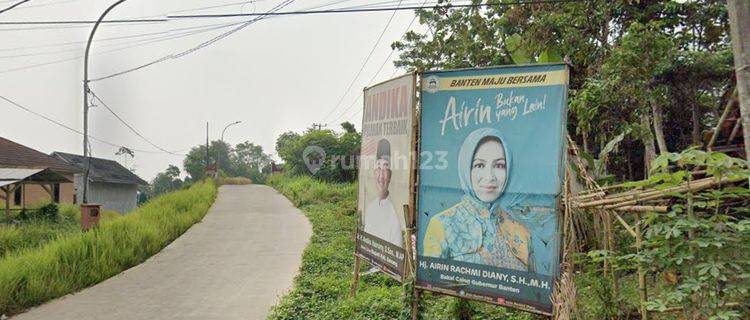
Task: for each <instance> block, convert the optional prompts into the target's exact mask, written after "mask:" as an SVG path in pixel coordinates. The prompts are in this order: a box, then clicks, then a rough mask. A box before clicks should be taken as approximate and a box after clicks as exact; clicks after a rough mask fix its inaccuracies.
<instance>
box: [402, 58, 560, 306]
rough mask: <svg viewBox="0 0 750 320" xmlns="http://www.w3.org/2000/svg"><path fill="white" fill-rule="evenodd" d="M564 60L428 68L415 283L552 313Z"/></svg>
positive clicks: (424, 88) (422, 116)
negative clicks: (468, 68)
mask: <svg viewBox="0 0 750 320" xmlns="http://www.w3.org/2000/svg"><path fill="white" fill-rule="evenodd" d="M567 84H568V69H567V66H566V65H562V64H554V65H528V66H513V67H501V68H488V69H471V70H455V71H439V72H425V73H424V75H423V76H422V79H421V101H422V104H421V113H420V121H421V122H420V150H419V151H420V156H419V158H420V159H419V188H418V193H417V207H418V217H417V231H418V233H417V268H416V270H417V286H418V287H420V288H422V289H427V290H432V291H437V292H442V293H446V294H450V295H455V296H459V297H464V298H468V299H474V300H481V301H486V302H491V303H495V304H499V305H504V306H509V307H514V308H518V309H522V310H526V311H531V312H536V313H541V314H547V315H549V314H551V312H552V302H551V295H552V287H553V284H554V280H555V278H556V276H557V275H558V274H559V259H560V252H559V251H560V232H559V231H558V214H557V212H558V210H557V209H558V196H559V195H560V192H561V190H562V180H563V179H562V177H563V176H562V175H563V174H564V171H563V160H564V159H563V155H564V148H565V142H564V141H565V140H564V138H565V136H564V132H565V131H564V130H565V119H566V102H565V100H566V94H567V87H568V86H567Z"/></svg>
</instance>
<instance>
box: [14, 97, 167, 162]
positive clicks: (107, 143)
mask: <svg viewBox="0 0 750 320" xmlns="http://www.w3.org/2000/svg"><path fill="white" fill-rule="evenodd" d="M0 99H2V100H5V101H6V102H8V103H10V104H11V105H13V106H15V107H17V108H19V109H21V110H24V111H26V112H28V113H31V114H33V115H35V116H37V117H40V118H42V119H44V120H47V121H49V122H51V123H53V124H55V125H58V126H60V127H62V128H64V129H66V130H68V131H71V132H73V133H76V134H79V135H81V136H82V135H83V132H81V131H78V130H76V129H74V128H72V127H70V126H68V125H66V124H64V123H62V122H59V121H57V120H54V119H52V118H50V117H48V116H45V115H44V114H41V113H39V112H36V111H34V110H31V109H29V108H27V107H25V106H22V105H21V104H19V103H17V102H15V101H13V100H11V99H9V98H7V97H4V96H2V95H0ZM89 138H91V139H92V140H94V141H97V142H99V143H103V144H106V145H109V146H112V147H115V148H121V147H125V148H128V149H130V150H133V151H138V152H143V153H162V152H159V151H149V150H140V149H135V148H131V147H127V146H123V145H121V144H117V143H112V142H109V141H107V140H103V139H99V138H97V137H94V136H91V135H89Z"/></svg>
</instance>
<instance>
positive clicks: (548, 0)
mask: <svg viewBox="0 0 750 320" xmlns="http://www.w3.org/2000/svg"><path fill="white" fill-rule="evenodd" d="M588 1H591V0H528V1H515V2H502V3H472V4H447V5H436V6H405V7H377V8H359V9H329V10H309V11H282V12H273V13H267V14H265V15H270V16H282V15H306V14H329V13H361V12H378V11H393V10H396V11H403V10H436V9H462V8H482V7H493V6H511V5H533V4H558V3H571V2H588ZM260 15H263V14H261V13H225V14H195V15H168V16H167V18H169V19H203V18H232V17H252V16H260Z"/></svg>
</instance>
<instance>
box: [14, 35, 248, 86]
mask: <svg viewBox="0 0 750 320" xmlns="http://www.w3.org/2000/svg"><path fill="white" fill-rule="evenodd" d="M231 25H236V23H235V24H227V25H226V26H227V27H228V26H231ZM216 29H219V28H218V27H217V28H216ZM211 30H213V29H210V30H201V31H200V32H195V33H191V34H187V35H182V36H172V38H169V39H157V40H152V41H147V42H144V43H140V44H135V45H130V46H127V47H123V48H114V49H110V50H104V51H101V52H98V53H96V54H92V55H96V56H98V55H100V54H107V53H111V52H117V51H123V50H127V49H131V48H135V47H142V46H145V45H148V44H151V43H157V42H162V41H167V40H172V39H177V38H182V37H187V36H191V35H195V34H200V33H204V32H208V31H211ZM81 58H83V55H77V56H74V57H70V58H63V59H57V60H52V61H46V62H42V63H36V64H31V65H25V66H21V67H14V68H9V69H4V70H0V74H3V73H9V72H15V71H21V70H27V69H33V68H37V67H42V66H46V65H52V64H57V63H62V62H68V61H73V60H78V59H81Z"/></svg>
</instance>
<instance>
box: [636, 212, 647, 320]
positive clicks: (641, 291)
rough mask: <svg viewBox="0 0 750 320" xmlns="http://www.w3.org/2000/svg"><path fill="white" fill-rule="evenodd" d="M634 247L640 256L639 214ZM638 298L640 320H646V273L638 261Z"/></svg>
mask: <svg viewBox="0 0 750 320" xmlns="http://www.w3.org/2000/svg"><path fill="white" fill-rule="evenodd" d="M635 220H636V223H635V246H636V249H637V252H638V253H639V254H640V253H641V250H642V249H643V231H642V230H641V214H640V213H637V212H636V213H635ZM638 297H639V299H640V307H639V309H640V313H641V319H642V320H648V310H646V301H648V291H647V289H646V271H645V270H644V267H643V263H642V262H641V261H638Z"/></svg>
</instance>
